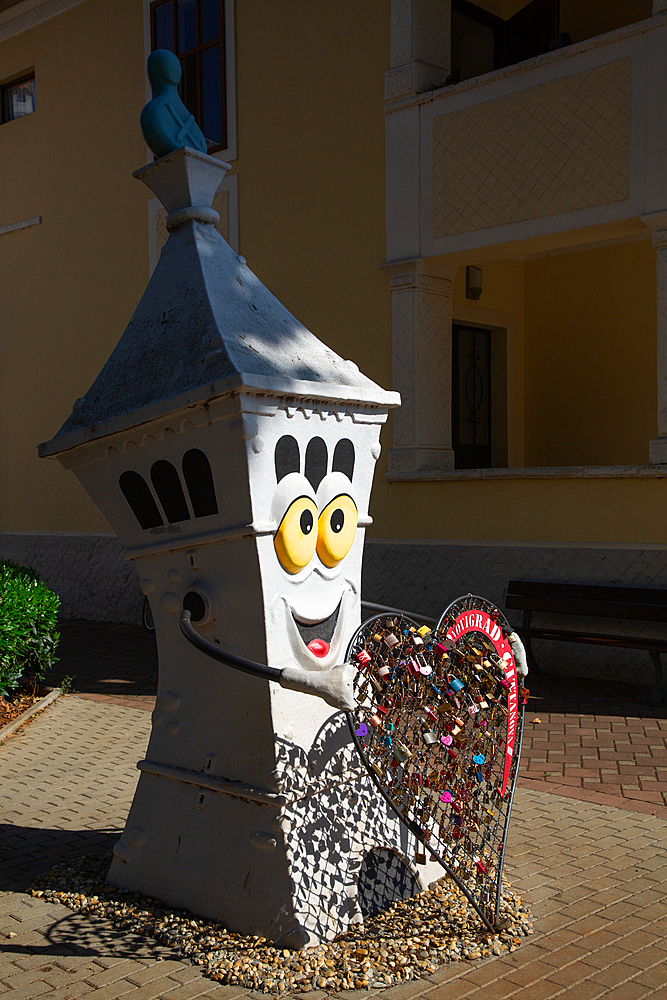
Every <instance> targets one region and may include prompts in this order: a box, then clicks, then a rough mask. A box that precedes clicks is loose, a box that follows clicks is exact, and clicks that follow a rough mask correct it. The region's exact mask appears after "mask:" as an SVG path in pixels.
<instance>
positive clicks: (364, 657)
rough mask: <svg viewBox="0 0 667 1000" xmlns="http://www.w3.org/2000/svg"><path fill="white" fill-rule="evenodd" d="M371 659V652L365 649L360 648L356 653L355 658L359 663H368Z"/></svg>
mask: <svg viewBox="0 0 667 1000" xmlns="http://www.w3.org/2000/svg"><path fill="white" fill-rule="evenodd" d="M371 659H372V657H371V654H370V653H369V652H368V650H367V649H362V650H361V651H360V652H359V653H357V660H358V661H359V663H370V662H371Z"/></svg>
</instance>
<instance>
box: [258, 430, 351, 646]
mask: <svg viewBox="0 0 667 1000" xmlns="http://www.w3.org/2000/svg"><path fill="white" fill-rule="evenodd" d="M274 459H275V470H276V480H277V486H276V492H275V496H274V500H273V505H272V508H273V509H272V513H273V517H274V519H275V522H276V524H277V525H278V528H277V530H276V533H275V536H274V540H273V544H274V550H275V556H276V558H277V560H278V562H279V564H280V567H281V569H282V572H283V574H284V582H285V584H286V585H287V586H286V587H285V588H284V589H285V591H286V593H288V594H289V595H290V596H289V598H287V599H286V604H287V605H288V607H287V609H286V610H288V611H289V618H290V619H291V622H290V628H291V631H292V633H295V632H296V633H297V634H298V637H299V646H300V647H301V650H304V647H305V649H307V650H308V652H309V653H310V654H311V655H312V657H316V658H317V659H318V660H321V661H323V662H322V665H323V666H324V665H325V664H324V661H325V660H326V661H327V662H328V660H329V658H330V656H331V655H332V653H333V652H334V651H333V649H332V647H333V646H337V645H339V643H334V641H333V640H334V636H335V634H336V633H338V632H339V629H338V626H339V625H340V626H341V629H342V618H344V617H345V616H344V615H341V610H342V605H343V603H344V597H345V594H346V592H348V591H350V590H351V591H352V592H353V593H354V592H356V589H357V588H356V586H355V585H354V578H355V577H356V575H357V567H356V564H355V565H354V566H350V567H349V572H347V573H346V571H345V563H346V557H347V556H348V554H349V553H350V550H351V549H352V547H353V544H354V542H355V539H356V537H357V527H358V522H359V515H358V509H357V502H356V500H355V495H354V486H353V477H354V461H355V452H354V445H353V444H352V441H350V440H349V438H342V439H341V440H339V441H338V442H337V443H336V445H335V446H334V448H333V454H330V449H329V448H328V447H327V445H326V443H325V441H324V440H323V439H322V438H321V437H313V438H311V440H310V441H309V442H308V444H307V446H306V449H305V454H304V455H302V454H301V449H300V448H299V444H298V442H297V440H296V438H294V437H292V436H291V435H284V436H283V437H281V438H280V439H279V440H278V442H277V444H276V448H275V456H274ZM306 581H308V583H307V584H306ZM304 584H306V585H305V586H304ZM301 605H303V606H301ZM329 609H330V610H329ZM323 610H326V611H328V613H327V614H326V615H322V614H321V612H322V611H323ZM304 652H305V650H304ZM336 652H337V650H336ZM308 659H309V660H310V659H311V657H310V656H308ZM311 662H312V661H311Z"/></svg>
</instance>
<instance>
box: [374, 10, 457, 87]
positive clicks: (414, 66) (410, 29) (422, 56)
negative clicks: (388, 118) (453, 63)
mask: <svg viewBox="0 0 667 1000" xmlns="http://www.w3.org/2000/svg"><path fill="white" fill-rule="evenodd" d="M450 34H451V3H450V0H391V69H390V70H389V71H388V73H387V74H386V75H385V99H386V100H392V99H394V98H397V97H402V96H406V95H408V94H417V93H421V92H422V91H424V90H427V89H428V88H429V87H430V86H434V85H437V84H441V83H444V81H445V79H446V77H447V76H448V74H449V66H450Z"/></svg>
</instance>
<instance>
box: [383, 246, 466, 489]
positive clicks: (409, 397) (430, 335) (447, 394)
mask: <svg viewBox="0 0 667 1000" xmlns="http://www.w3.org/2000/svg"><path fill="white" fill-rule="evenodd" d="M384 270H385V272H386V273H387V274H388V276H389V287H390V289H391V295H392V329H393V359H394V365H393V367H394V388H395V389H398V391H399V392H400V393H401V401H402V402H401V408H400V410H398V411H397V412H396V413H395V414H394V424H393V428H394V440H393V448H392V450H391V451H390V453H389V470H390V471H389V475H390V476H391V475H392V474H393V473H397V474H399V475H400V474H407V475H410V476H411V475H416V476H419V475H420V474H421V473H424V472H445V471H447V470H449V469H453V468H454V452H453V450H452V441H451V341H452V285H453V278H454V274H455V273H456V268H453V267H447V266H445V265H437V264H433V263H431V262H425V261H421V260H414V261H407V262H401V263H396V264H386V265H385V266H384Z"/></svg>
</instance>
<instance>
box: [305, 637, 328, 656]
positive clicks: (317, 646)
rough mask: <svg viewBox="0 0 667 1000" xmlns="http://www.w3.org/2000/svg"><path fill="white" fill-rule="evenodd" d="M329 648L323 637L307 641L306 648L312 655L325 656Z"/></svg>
mask: <svg viewBox="0 0 667 1000" xmlns="http://www.w3.org/2000/svg"><path fill="white" fill-rule="evenodd" d="M330 648H331V647H330V645H329V643H328V642H325V641H324V639H311V640H310V642H309V643H308V649H309V650H310V651H311V653H312V654H313V655H314V656H326V655H327V653H328V652H329V649H330Z"/></svg>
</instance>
